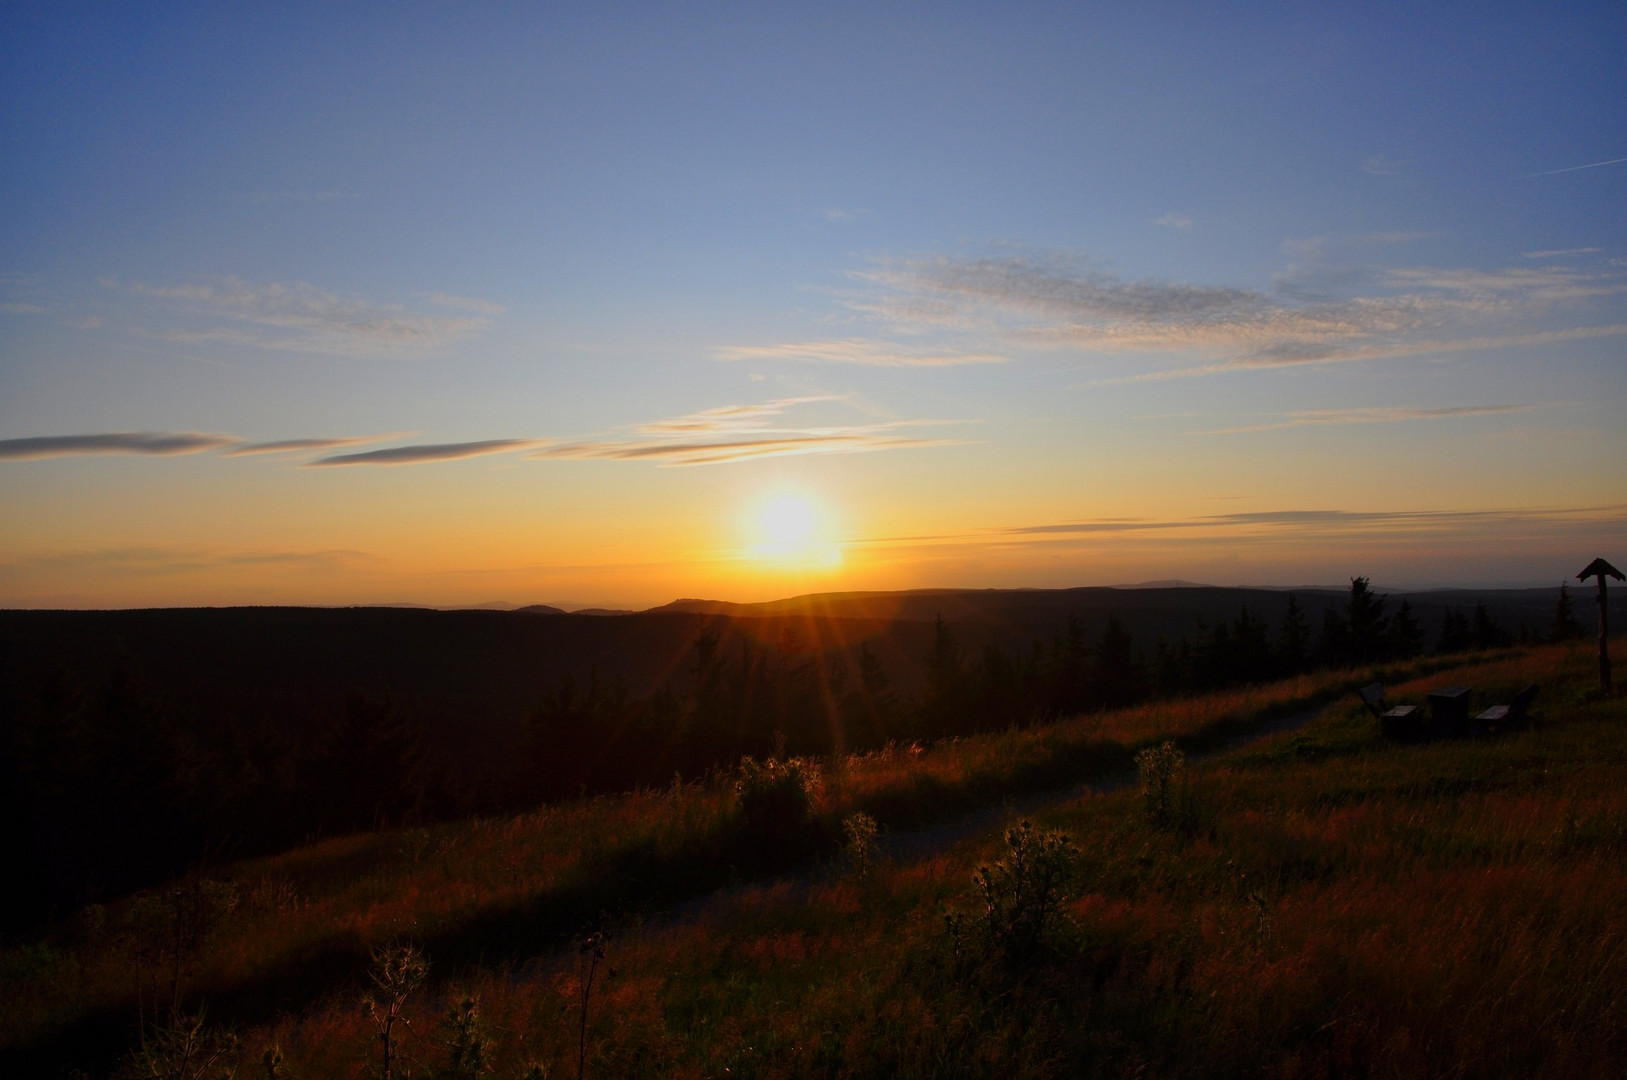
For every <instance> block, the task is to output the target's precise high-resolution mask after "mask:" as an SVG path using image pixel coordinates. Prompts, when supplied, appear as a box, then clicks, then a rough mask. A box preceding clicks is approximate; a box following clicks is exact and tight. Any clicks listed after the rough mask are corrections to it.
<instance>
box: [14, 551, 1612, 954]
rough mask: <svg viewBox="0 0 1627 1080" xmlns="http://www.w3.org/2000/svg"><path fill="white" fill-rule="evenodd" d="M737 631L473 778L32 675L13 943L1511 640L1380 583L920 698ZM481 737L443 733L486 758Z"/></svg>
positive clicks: (406, 750)
mask: <svg viewBox="0 0 1627 1080" xmlns="http://www.w3.org/2000/svg"><path fill="white" fill-rule="evenodd" d="M512 618H526V616H512ZM559 618H565V617H563V616H561V617H559ZM730 625H732V624H730V623H728V622H726V621H725V622H719V621H717V620H715V619H714V620H711V621H707V620H700V621H697V622H695V623H694V624H693V626H694V627H696V628H698V629H697V630H696V631H695V633H694V635H693V637H692V638H691V639H690V644H689V647H688V648H687V650H686V653H687V655H686V657H685V662H684V663H683V665H682V666H681V668H679V669H677V670H674V671H672V672H671V673H670V675H669V676H668V677H667V678H666V679H664V680H663V681H661V683H659V684H658V685H656V686H655V687H654V688H653V689H651V690H649V691H648V692H643V693H635V692H632V691H630V690H628V689H627V688H626V686H625V682H624V681H622V680H619V679H612V678H609V677H606V676H603V675H601V674H600V673H599V672H598V671H597V670H596V669H595V668H593V667H592V666H591V665H590V666H589V668H588V669H587V670H586V671H584V672H580V673H574V672H573V673H566V674H563V675H560V676H558V677H557V678H555V679H554V680H552V682H551V684H550V685H548V686H547V687H546V688H545V689H544V690H543V691H542V692H541V693H540V694H538V695H536V696H535V697H534V699H533V701H532V703H531V704H530V706H529V708H528V709H527V710H526V713H527V718H526V721H525V724H524V730H523V733H521V734H520V735H519V737H518V742H517V744H514V743H513V740H510V741H509V742H508V743H506V744H505V743H500V742H499V741H498V740H496V739H495V738H494V739H492V740H491V741H493V742H494V744H495V745H496V749H495V751H493V752H487V753H474V754H466V755H464V756H463V757H461V758H457V757H454V756H452V755H448V754H445V753H442V752H440V749H439V746H440V745H443V744H444V741H445V738H446V733H445V732H440V733H435V732H431V731H429V730H427V729H426V725H425V723H424V722H423V720H422V719H420V718H418V717H416V716H415V715H414V714H413V710H411V709H410V708H408V707H406V705H404V703H403V702H402V701H400V700H397V699H395V698H394V697H392V696H390V695H388V694H379V693H368V692H365V691H352V692H348V693H345V694H342V695H340V696H339V700H338V701H335V702H333V703H332V705H331V707H330V708H329V709H327V710H325V711H323V712H322V713H320V714H313V715H310V716H291V717H286V718H283V721H284V722H278V723H270V722H266V721H265V720H263V719H261V718H259V717H256V716H254V715H252V714H248V715H246V716H245V715H240V714H238V713H234V712H230V711H226V712H205V713H200V712H199V711H198V710H187V709H183V708H180V707H179V706H177V705H176V704H175V702H174V701H172V700H170V699H169V698H167V697H166V694H165V692H164V691H163V690H162V689H161V688H156V687H155V685H154V684H152V683H149V682H147V681H144V679H143V672H142V671H140V670H138V669H136V668H135V667H134V666H133V665H131V664H130V663H129V662H128V661H117V662H113V663H110V664H107V665H104V666H102V667H95V666H89V667H82V668H79V669H75V668H74V667H72V666H70V664H69V663H67V662H59V663H57V664H56V665H55V666H53V667H51V668H50V669H49V670H43V671H36V672H32V673H30V675H31V677H29V678H22V677H20V676H18V675H17V673H16V672H15V671H13V678H12V685H10V686H8V687H7V688H6V690H5V694H4V697H3V699H0V700H3V710H4V711H3V712H0V725H3V726H0V789H3V791H4V793H5V794H4V800H5V802H4V805H3V807H0V813H3V814H4V821H3V823H0V843H3V844H4V845H5V847H6V849H7V850H6V851H5V852H4V855H5V858H6V860H7V865H9V866H11V867H14V868H17V869H18V871H19V877H18V878H17V879H14V880H18V881H20V882H21V883H22V884H21V885H20V886H19V887H14V888H13V889H11V890H8V891H7V893H6V900H5V906H4V910H3V912H0V918H3V923H0V926H3V928H5V929H7V930H17V929H19V928H22V927H26V926H28V925H30V924H32V923H33V922H35V921H37V920H38V919H40V918H42V917H45V916H47V915H49V914H51V913H52V912H54V911H62V910H64V909H66V908H68V907H71V906H73V905H77V904H79V903H83V902H85V901H87V900H92V899H97V898H103V897H108V896H112V895H117V894H119V893H122V892H125V891H128V890H130V889H132V888H138V887H141V886H144V885H148V884H151V883H153V882H155V881H157V880H161V879H163V878H165V877H167V876H169V875H171V874H173V873H176V872H178V871H180V870H182V869H184V868H186V867H188V866H191V865H195V864H197V863H199V862H200V861H207V860H221V859H225V858H228V857H239V856H243V855H248V854H255V853H265V852H271V851H276V850H281V849H284V848H287V847H289V846H292V845H295V844H299V843H301V842H304V841H307V840H309V839H312V838H315V837H319V836H323V835H334V834H340V833H345V832H350V831H355V830H362V829H371V828H378V827H383V826H390V825H397V824H402V823H411V822H424V821H431V820H445V819H450V818H456V817H460V816H466V815H471V814H495V813H506V812H514V811H519V810H523V809H527V808H530V807H533V806H536V805H538V804H540V803H542V802H545V801H550V800H559V799H568V798H573V797H578V796H582V795H593V794H600V793H608V792H615V791H623V790H627V789H630V788H634V787H638V786H659V785H664V784H666V783H668V782H669V781H670V780H671V778H672V777H673V776H674V774H680V775H682V776H685V777H697V776H701V775H704V774H706V773H708V772H710V771H713V770H719V769H728V768H732V767H734V766H735V765H736V764H737V763H738V762H739V761H740V760H741V759H742V758H743V757H745V756H753V757H757V758H764V757H768V756H780V757H783V756H784V755H787V754H791V755H809V756H811V755H825V754H830V753H835V752H844V751H854V750H864V749H872V748H876V747H879V746H882V745H884V744H886V743H887V742H889V741H894V740H896V741H900V742H910V741H921V742H930V741H931V740H935V739H941V738H946V737H952V736H958V735H969V734H974V733H977V732H982V731H988V730H996V729H1004V728H1007V727H1011V726H1025V725H1031V724H1036V723H1043V722H1045V721H1048V720H1051V719H1054V718H1056V717H1060V716H1068V715H1076V714H1085V713H1091V712H1094V711H1098V710H1103V709H1109V708H1114V707H1118V706H1123V705H1129V704H1133V703H1136V702H1140V701H1145V700H1149V699H1152V698H1174V697H1181V696H1187V695H1194V694H1201V693H1206V692H1209V691H1212V690H1216V689H1223V688H1226V687H1231V686H1239V685H1246V684H1252V683H1260V682H1265V681H1268V680H1272V679H1277V678H1281V677H1284V676H1288V675H1293V674H1296V673H1300V672H1305V671H1310V670H1314V669H1319V668H1330V667H1344V666H1352V665H1364V664H1373V663H1379V662H1383V661H1389V660H1401V659H1406V658H1409V657H1414V656H1417V655H1420V654H1422V653H1423V652H1425V651H1426V649H1429V650H1432V651H1436V652H1442V653H1446V652H1457V651H1463V650H1466V649H1485V648H1493V647H1497V646H1502V645H1506V644H1510V643H1512V642H1513V641H1514V640H1515V639H1516V634H1515V633H1514V632H1512V631H1510V630H1509V629H1507V628H1506V627H1504V626H1502V625H1500V624H1499V622H1498V621H1497V620H1496V619H1495V618H1494V617H1493V616H1492V614H1491V613H1490V611H1489V610H1488V608H1487V607H1486V605H1484V604H1479V605H1477V606H1475V607H1474V608H1473V609H1472V610H1471V611H1468V612H1464V611H1459V610H1453V609H1448V610H1447V611H1446V613H1445V614H1444V616H1443V617H1442V619H1441V621H1440V624H1439V625H1438V626H1437V627H1435V628H1434V629H1433V631H1428V630H1426V628H1425V627H1424V626H1423V625H1422V623H1421V622H1420V620H1419V618H1418V617H1417V616H1416V615H1415V613H1414V611H1413V607H1412V604H1411V603H1410V602H1409V601H1408V600H1405V599H1403V600H1402V601H1401V602H1400V603H1399V604H1396V605H1392V604H1391V603H1390V601H1389V600H1388V599H1387V598H1386V597H1383V596H1380V595H1378V594H1376V593H1375V592H1373V590H1372V589H1371V588H1370V585H1369V582H1368V581H1367V579H1365V578H1355V579H1353V580H1352V582H1351V586H1350V590H1349V592H1348V594H1347V595H1346V596H1345V597H1344V598H1343V599H1342V601H1341V602H1339V603H1338V604H1336V605H1324V607H1323V617H1322V619H1321V623H1320V626H1317V627H1315V628H1314V629H1313V626H1312V620H1311V618H1310V617H1309V616H1308V615H1307V612H1306V610H1305V609H1304V608H1303V607H1302V606H1301V604H1300V602H1299V600H1298V599H1297V598H1296V597H1294V596H1291V595H1290V596H1289V597H1288V598H1287V603H1286V605H1285V606H1283V608H1282V613H1281V617H1280V618H1278V619H1275V620H1269V621H1268V620H1267V618H1266V617H1265V616H1263V615H1262V614H1260V613H1259V612H1258V611H1257V610H1255V609H1253V608H1251V607H1249V606H1243V607H1241V608H1239V609H1238V610H1237V611H1236V613H1235V614H1234V615H1233V616H1231V617H1230V618H1225V619H1221V618H1215V619H1213V620H1202V619H1200V620H1199V621H1198V623H1197V630H1196V632H1195V633H1193V634H1191V635H1186V634H1182V635H1180V636H1177V637H1175V638H1174V639H1173V640H1170V639H1166V638H1165V637H1163V636H1162V635H1160V636H1157V637H1156V638H1155V639H1154V640H1152V641H1140V642H1138V641H1136V640H1135V638H1134V637H1133V635H1132V634H1131V632H1130V630H1129V629H1128V628H1127V627H1126V624H1125V622H1124V621H1123V620H1122V619H1121V618H1120V617H1119V615H1118V614H1116V613H1109V614H1108V615H1107V616H1106V618H1105V619H1104V620H1103V621H1102V622H1101V624H1100V625H1099V627H1097V628H1095V629H1091V628H1090V627H1088V626H1087V625H1086V623H1085V621H1084V620H1083V619H1082V618H1079V617H1072V618H1068V619H1067V621H1066V622H1065V623H1063V624H1062V625H1061V626H1059V627H1057V628H1056V629H1055V630H1054V631H1053V632H1052V634H1051V635H1050V636H1049V638H1048V639H1046V638H1042V637H1032V638H1031V639H1030V640H1029V641H1028V643H1027V647H1026V648H1023V649H1020V650H1019V649H1015V648H1012V647H1011V646H1010V645H1009V644H1003V643H1002V642H1001V641H1000V640H999V638H998V637H997V636H990V635H983V636H984V637H985V638H986V640H985V641H984V643H983V644H982V646H981V648H974V647H972V646H970V645H969V644H968V643H967V641H966V640H964V639H963V638H962V636H961V635H960V634H959V633H957V627H956V625H954V624H952V623H951V622H949V621H946V620H945V619H943V618H941V617H940V618H938V619H937V620H936V621H935V623H934V624H932V625H931V626H930V628H929V629H930V633H929V634H926V635H925V636H924V641H925V645H924V648H920V649H919V651H918V652H917V653H916V654H915V656H914V657H913V661H914V666H915V669H916V670H915V671H914V672H913V673H912V674H913V675H914V678H913V680H909V679H905V678H901V677H899V672H898V671H897V670H894V671H891V672H890V671H889V670H888V665H887V664H885V663H883V661H882V659H881V656H880V655H879V653H878V652H877V651H876V648H874V647H873V645H872V640H859V641H856V642H850V643H845V644H841V645H839V646H838V647H831V645H830V644H829V643H826V642H814V641H810V640H807V639H806V638H804V637H803V636H801V635H800V634H799V633H798V632H797V631H796V629H795V627H794V626H789V625H787V626H786V627H784V628H782V630H781V633H780V634H779V636H778V639H777V640H775V641H774V642H772V643H768V642H765V641H763V640H761V635H756V636H752V635H741V634H739V633H733V634H726V633H725V629H726V628H727V627H728V626H730ZM1580 633H1581V627H1580V626H1579V625H1578V624H1577V621H1576V618H1575V616H1574V614H1573V613H1572V611H1571V598H1570V595H1569V593H1568V591H1567V590H1564V589H1562V590H1561V592H1560V595H1559V598H1558V600H1557V603H1556V604H1555V607H1554V614H1553V619H1552V622H1551V625H1550V626H1548V627H1546V628H1545V630H1544V632H1541V633H1539V632H1536V631H1533V630H1531V629H1529V628H1522V630H1521V631H1520V635H1519V636H1522V637H1523V638H1524V639H1525V640H1536V639H1538V638H1539V637H1540V638H1544V639H1564V638H1569V637H1574V636H1577V635H1579V634H1580ZM873 640H874V641H875V642H876V643H877V644H879V643H881V639H880V638H875V639H873ZM448 663H451V664H456V663H457V660H456V658H453V659H451V660H449V661H448ZM894 666H895V668H896V665H894ZM196 674H197V677H198V679H199V680H200V681H202V680H208V679H211V678H218V677H219V676H218V673H215V672H212V671H209V670H201V669H200V670H199V671H198V672H197V673H196ZM906 674H910V673H906ZM288 677H289V678H290V679H294V680H297V679H298V673H297V672H290V673H289V675H288ZM478 719H479V718H478V717H473V718H471V717H463V718H455V719H454V720H452V721H448V723H451V724H452V725H453V728H452V731H453V735H454V737H460V738H472V739H474V740H475V741H479V740H480V738H481V735H480V732H481V730H482V729H481V728H480V726H479V725H478V724H477V723H476V722H475V721H476V720H478ZM436 734H439V736H440V739H441V742H440V743H437V741H436V739H435V738H432V736H433V735H436Z"/></svg>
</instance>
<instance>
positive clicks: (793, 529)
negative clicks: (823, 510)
mask: <svg viewBox="0 0 1627 1080" xmlns="http://www.w3.org/2000/svg"><path fill="white" fill-rule="evenodd" d="M757 520H758V523H759V524H760V525H761V526H762V530H763V538H764V539H765V540H767V541H768V542H769V543H770V544H773V545H774V546H776V547H801V546H802V545H804V544H806V543H807V542H808V541H809V540H811V539H813V536H814V533H815V532H817V531H818V529H819V511H817V510H815V509H814V505H813V503H811V502H809V501H808V500H807V499H804V498H803V497H802V496H800V495H776V496H774V497H773V498H772V499H769V500H768V501H767V502H765V503H763V507H762V509H761V510H759V511H758V513H757Z"/></svg>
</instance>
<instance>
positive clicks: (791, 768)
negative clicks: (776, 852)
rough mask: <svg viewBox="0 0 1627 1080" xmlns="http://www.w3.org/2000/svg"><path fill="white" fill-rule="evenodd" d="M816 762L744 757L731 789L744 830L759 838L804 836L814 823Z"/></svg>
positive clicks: (816, 790) (817, 770)
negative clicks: (735, 798)
mask: <svg viewBox="0 0 1627 1080" xmlns="http://www.w3.org/2000/svg"><path fill="white" fill-rule="evenodd" d="M820 786H821V778H820V774H819V765H818V764H817V763H816V762H814V761H811V760H808V759H806V758H768V759H766V760H764V761H758V760H756V759H755V758H750V757H748V758H744V759H742V760H741V762H740V774H739V778H738V779H737V780H736V781H735V785H734V790H735V794H736V796H737V797H738V802H737V806H738V809H739V813H740V818H741V821H742V822H743V824H744V825H745V829H746V832H747V833H748V834H749V835H751V836H752V837H755V838H757V839H762V840H792V839H799V838H801V837H803V836H804V835H805V834H806V833H807V831H808V827H809V825H810V824H811V823H812V822H813V811H814V798H815V797H816V796H817V795H818V794H819V790H820Z"/></svg>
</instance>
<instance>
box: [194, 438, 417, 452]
mask: <svg viewBox="0 0 1627 1080" xmlns="http://www.w3.org/2000/svg"><path fill="white" fill-rule="evenodd" d="M399 437H400V436H399V435H346V436H341V437H337V438H331V439H277V440H275V441H274V442H258V443H242V444H240V445H238V446H234V447H232V448H231V449H230V450H223V451H222V452H221V455H220V456H221V457H245V456H248V455H251V454H292V453H297V452H299V451H302V450H303V451H311V450H337V449H339V448H340V447H342V446H360V445H362V444H363V443H370V442H382V441H384V440H385V439H390V438H399Z"/></svg>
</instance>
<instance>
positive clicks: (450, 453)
mask: <svg viewBox="0 0 1627 1080" xmlns="http://www.w3.org/2000/svg"><path fill="white" fill-rule="evenodd" d="M535 445H537V440H536V439H482V440H479V441H477V442H460V443H425V444H422V445H419V446H392V447H388V448H386V449H383V450H363V451H361V452H360V453H355V454H333V455H331V456H329V457H324V458H317V459H316V460H315V461H313V462H310V464H311V465H421V464H424V463H426V462H431V461H456V460H458V459H460V458H471V457H483V456H485V455H487V454H504V453H507V452H508V451H510V450H523V449H525V448H526V447H528V446H535Z"/></svg>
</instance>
